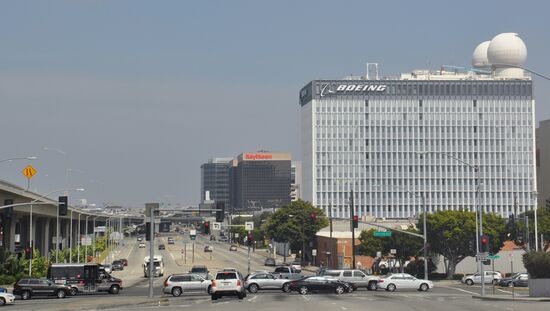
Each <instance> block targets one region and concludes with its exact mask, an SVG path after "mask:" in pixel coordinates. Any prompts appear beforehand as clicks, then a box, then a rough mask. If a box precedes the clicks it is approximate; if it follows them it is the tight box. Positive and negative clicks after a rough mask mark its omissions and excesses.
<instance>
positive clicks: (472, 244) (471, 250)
mask: <svg viewBox="0 0 550 311" xmlns="http://www.w3.org/2000/svg"><path fill="white" fill-rule="evenodd" d="M468 250H469V251H470V252H474V251H475V250H476V248H475V247H474V241H472V240H470V241H469V242H468Z"/></svg>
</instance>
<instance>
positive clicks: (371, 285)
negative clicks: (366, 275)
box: [367, 282, 376, 290]
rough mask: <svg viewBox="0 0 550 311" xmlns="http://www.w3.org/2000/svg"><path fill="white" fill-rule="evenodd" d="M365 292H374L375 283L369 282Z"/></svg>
mask: <svg viewBox="0 0 550 311" xmlns="http://www.w3.org/2000/svg"><path fill="white" fill-rule="evenodd" d="M367 290H376V283H375V282H370V283H369V285H367Z"/></svg>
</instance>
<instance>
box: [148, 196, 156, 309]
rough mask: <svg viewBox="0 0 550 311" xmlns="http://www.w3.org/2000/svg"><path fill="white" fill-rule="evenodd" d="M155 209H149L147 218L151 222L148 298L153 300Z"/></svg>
mask: <svg viewBox="0 0 550 311" xmlns="http://www.w3.org/2000/svg"><path fill="white" fill-rule="evenodd" d="M154 213H155V209H154V208H153V207H150V208H149V217H150V221H151V225H150V228H151V230H149V298H153V277H154V274H155V271H154V269H155V264H154V261H155V249H154V248H155V220H154V217H155V216H154V215H155V214H154Z"/></svg>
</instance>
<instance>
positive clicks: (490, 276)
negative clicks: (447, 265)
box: [462, 271, 502, 286]
mask: <svg viewBox="0 0 550 311" xmlns="http://www.w3.org/2000/svg"><path fill="white" fill-rule="evenodd" d="M484 273H485V279H484V283H485V284H491V283H492V284H497V283H498V282H499V281H500V279H502V275H501V274H500V272H496V271H484ZM462 283H465V284H466V285H470V286H471V285H474V284H481V273H479V272H478V273H476V274H471V275H465V276H464V277H463V278H462Z"/></svg>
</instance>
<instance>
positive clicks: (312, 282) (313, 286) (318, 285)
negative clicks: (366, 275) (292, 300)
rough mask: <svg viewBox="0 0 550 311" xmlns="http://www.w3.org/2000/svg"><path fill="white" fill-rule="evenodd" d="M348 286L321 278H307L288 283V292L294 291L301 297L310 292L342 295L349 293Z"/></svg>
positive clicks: (330, 279)
mask: <svg viewBox="0 0 550 311" xmlns="http://www.w3.org/2000/svg"><path fill="white" fill-rule="evenodd" d="M349 287H350V285H349V284H344V283H343V282H340V281H338V280H337V279H332V278H327V277H323V276H308V277H305V278H301V279H299V280H294V281H290V283H289V285H288V288H289V289H290V291H296V292H298V293H300V294H302V295H306V294H308V293H310V292H329V293H330V292H331V293H336V294H343V293H346V292H349V289H348V288H349Z"/></svg>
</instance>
